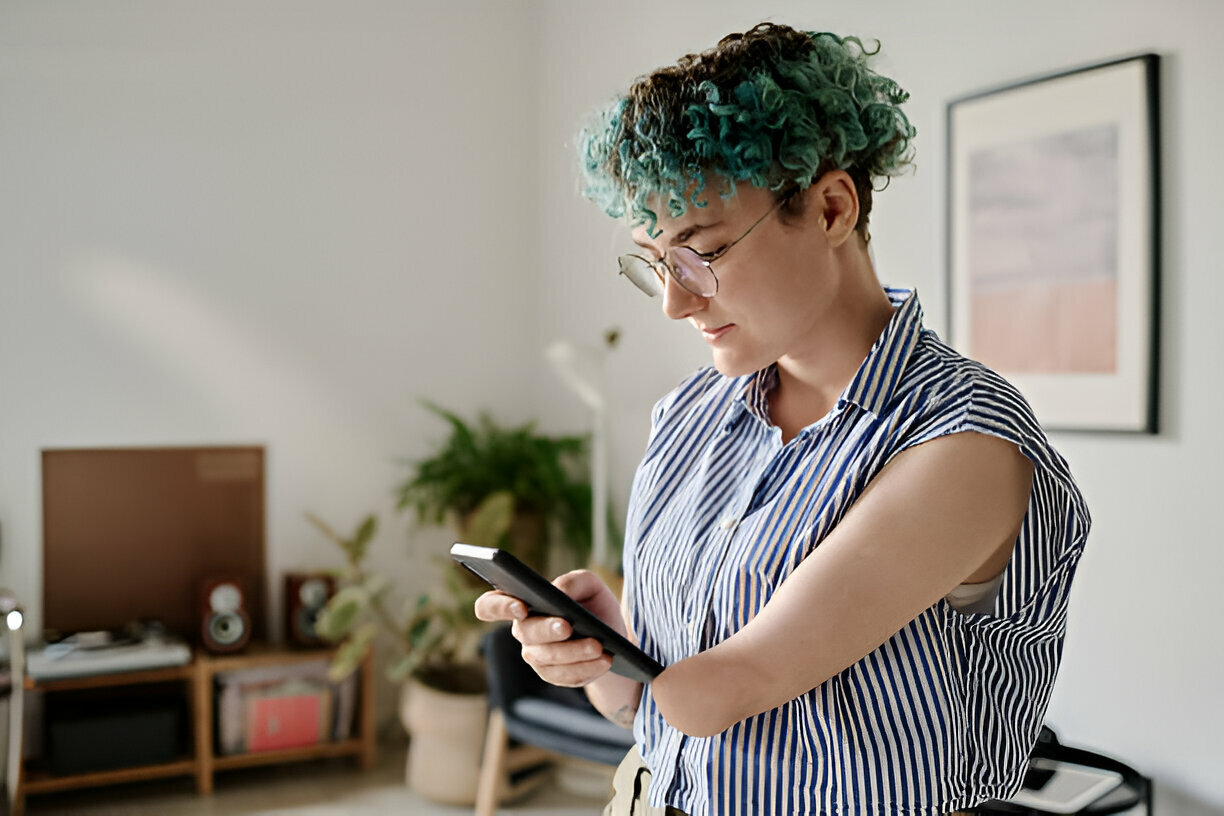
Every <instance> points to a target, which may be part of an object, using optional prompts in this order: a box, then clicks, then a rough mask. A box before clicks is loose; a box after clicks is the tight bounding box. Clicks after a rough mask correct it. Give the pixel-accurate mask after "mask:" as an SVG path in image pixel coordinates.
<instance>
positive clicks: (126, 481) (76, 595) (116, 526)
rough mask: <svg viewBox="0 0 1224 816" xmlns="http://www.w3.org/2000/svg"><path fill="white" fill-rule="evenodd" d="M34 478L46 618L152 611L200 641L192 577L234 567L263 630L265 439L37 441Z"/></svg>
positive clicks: (71, 623)
mask: <svg viewBox="0 0 1224 816" xmlns="http://www.w3.org/2000/svg"><path fill="white" fill-rule="evenodd" d="M42 481H43V622H44V626H45V627H46V628H48V629H54V630H58V631H60V632H76V631H82V630H97V629H117V628H120V627H122V626H124V625H125V624H127V623H129V622H132V621H136V620H140V619H145V618H155V619H159V620H162V621H164V622H165V624H166V626H167V627H169V629H170V630H171V631H172V632H175V633H177V634H179V635H181V636H182V637H185V638H187V639H188V640H190V641H192V642H198V640H199V635H198V630H199V628H200V611H199V609H198V606H199V587H200V583H201V582H202V581H203V580H204V579H206V578H209V577H212V576H234V577H236V578H238V579H240V580H241V581H242V583H243V584H244V585H245V590H246V597H247V601H248V604H249V607H250V608H249V609H248V614H249V615H250V618H251V621H252V624H253V629H254V634H255V636H256V637H262V636H263V631H264V617H265V616H264V595H265V580H264V576H265V572H264V563H265V558H264V549H265V547H264V535H265V533H264V530H265V523H264V451H263V448H261V447H199V448H101V449H72V450H67V449H58V450H44V451H43V454H42Z"/></svg>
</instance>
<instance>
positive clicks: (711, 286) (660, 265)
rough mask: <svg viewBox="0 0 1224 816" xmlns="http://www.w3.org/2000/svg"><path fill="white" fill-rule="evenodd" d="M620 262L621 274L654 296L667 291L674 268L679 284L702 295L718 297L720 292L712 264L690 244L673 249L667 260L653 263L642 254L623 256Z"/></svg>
mask: <svg viewBox="0 0 1224 816" xmlns="http://www.w3.org/2000/svg"><path fill="white" fill-rule="evenodd" d="M619 262H620V272H621V274H622V275H624V276H625V277H627V278H628V279H629V280H630V281H632V282H633V284H634V285H635V286H637V288H639V289H641V290H642V291H643V292H645V293H646V294H648V295H650V296H651V297H655V296H656V295H661V294H662V293H663V288H664V281H663V275H665V274H667V273H666V271H665V270H666V269H667V268H670V269H671V270H672V277H673V278H674V279H675V281H676V283H678V284H680V285H681V286H682V287H684V289H685V290H687V291H688V292H691V293H692V294H694V295H697V296H698V297H714V295H715V294H716V293H717V292H718V279H717V278H715V277H714V272H713V270H711V269H710V265H709V264H708V263H706V262H705V261H703V260H702V259H701V257H700V256H699V255H698V254H697V253H696V252H694V251H693V250H691V249H689V248H688V247H676V248H674V249H672V250H671V251H670V252H668V254H667V261H666V262H663V261H659V262H654V263H652V262H650V261H648V260H646V259H645V258H642V257H641V256H638V255H622V256H621V257H620V258H619ZM665 263H666V266H665Z"/></svg>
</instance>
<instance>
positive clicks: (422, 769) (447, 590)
mask: <svg viewBox="0 0 1224 816" xmlns="http://www.w3.org/2000/svg"><path fill="white" fill-rule="evenodd" d="M513 508H514V497H513V496H512V495H510V494H509V493H506V492H504V491H502V492H498V493H494V494H491V495H489V496H487V497H486V498H485V500H484V501H482V502H481V503H480V505H479V506H478V507H476V508H474V510H473V511H472V512H471V513H469V514H468V516H467V520H466V523H465V525H464V528H463V530H462V532H463V535H464V537H465V538H467V539H468V540H469V541H471V542H473V543H477V544H480V545H481V546H491V545H493V544H495V543H496V542H497V541H499V540H500V539H501V538H502V536H504V535H505V533H506V531H507V530H508V529H509V528H510V523H511V519H512V516H513ZM308 518H309V519H310V521H311V523H313V524H314V525H315V527H317V528H318V529H319V530H320V531H322V532H323V534H324V535H325V536H327V537H328V538H329V539H331V540H332V541H333V542H334V543H335V544H336V545H337V546H338V547H339V548H340V549H341V550H342V551H343V552H344V555H345V560H346V567H345V570H344V575H343V578H342V587H341V588H340V590H339V591H337V592H336V594H335V595H334V596H333V597H332V598H331V600H330V601H329V602H328V603H327V605H326V606H325V607H324V608H323V611H322V612H321V613H320V615H319V618H318V620H317V622H316V624H315V627H316V631H317V632H318V633H319V634H320V636H322V637H323V638H324V639H326V640H328V641H331V642H333V643H337V644H339V648H338V649H337V652H336V657H335V659H334V660H333V661H332V666H331V676H332V679H333V680H339V679H341V678H343V677H345V676H347V675H348V674H349V673H351V672H352V671H353V670H354V669H355V668H356V667H357V665H358V664H359V663H360V662H361V660H362V658H363V657H364V656H365V654H366V652H367V651H368V650H369V649H370V648H371V646H372V645H373V643H374V640H375V638H376V637H378V635H379V634H380V633H381V634H384V635H386V636H389V637H390V640H391V642H392V644H393V646H394V648H395V651H396V653H397V659H396V660H395V661H394V662H393V663H392V664H391V666H390V667H389V668H388V672H387V673H388V676H389V677H390V678H391V679H392V680H393V681H395V682H402V686H401V699H400V718H401V720H402V722H403V724H404V727H405V728H406V729H407V730H408V732H409V733H410V734H411V735H412V741H411V744H410V747H409V753H408V761H407V767H406V772H405V773H406V779H407V781H408V784H409V786H410V787H412V788H413V790H415V791H416V792H418V793H420V794H421V795H422V796H425V797H427V798H430V799H433V800H434V801H438V802H446V803H449V804H469V805H470V804H472V803H473V802H475V798H476V783H477V780H478V778H479V773H480V754H481V748H482V747H483V742H484V730H485V717H486V714H487V700H486V693H485V692H486V683H485V669H484V664H483V662H482V661H481V659H480V657H479V654H478V648H479V643H480V637H481V635H482V634H483V632H484V630H485V624H483V623H482V622H480V621H478V620H477V619H476V616H475V614H474V613H473V609H472V606H473V603H474V602H475V600H476V596H477V595H479V594H480V592H482V591H483V590H481V589H480V588H478V587H473V586H471V585H470V584H468V583H467V582H465V581H463V580H462V578H461V576H460V573H459V570H458V568H457V567H456V566H455V565H454V564H451V563H450V562H449V561H447V563H446V564H444V565H443V567H444V568H443V575H444V576H445V577H444V585H443V587H442V588H441V590H440V591H437V592H434V593H432V594H423V595H421V596H419V597H418V598H416V599H415V600H413V601H411V602H409V603H406V604H405V605H404V607H403V608H402V609H401V610H399V612H398V614H397V613H396V612H395V611H393V610H392V608H391V585H390V582H389V581H388V580H387V579H386V577H385V576H383V575H381V574H379V573H376V572H371V571H370V570H369V568H368V567H366V566H365V559H366V555H367V552H368V548H369V544H370V542H371V541H372V540H373V538H374V534H375V532H376V531H377V526H378V523H377V518H376V517H375V516H373V515H370V516H367V517H366V518H365V519H363V520H362V522H361V523H360V524H359V525H358V526H357V528H356V530H354V532H353V533H352V534H351V535H349V536H343V535H341V534H339V533H337V532H336V531H335V530H333V529H332V528H331V527H330V526H329V525H328V524H327V523H326V522H324V521H322V520H321V519H319V518H317V517H315V516H309V515H308Z"/></svg>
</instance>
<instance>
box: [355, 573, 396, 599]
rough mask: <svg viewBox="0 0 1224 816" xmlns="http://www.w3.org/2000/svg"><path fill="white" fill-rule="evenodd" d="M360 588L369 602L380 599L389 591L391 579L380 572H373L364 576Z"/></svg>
mask: <svg viewBox="0 0 1224 816" xmlns="http://www.w3.org/2000/svg"><path fill="white" fill-rule="evenodd" d="M361 588H362V589H363V590H365V593H366V595H367V596H368V597H369V598H370V599H371V600H375V599H382V598H383V597H384V596H385V595H386V594H387V593H388V592H390V591H391V579H390V578H388V577H387V576H386V575H384V574H382V573H381V572H375V573H372V574H370V575H367V576H365V582H364V583H362V585H361Z"/></svg>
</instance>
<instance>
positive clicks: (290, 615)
mask: <svg viewBox="0 0 1224 816" xmlns="http://www.w3.org/2000/svg"><path fill="white" fill-rule="evenodd" d="M335 594H336V579H335V578H333V577H332V576H330V575H327V574H324V573H303V572H290V573H287V574H286V575H285V637H286V639H287V640H288V641H289V642H290V643H292V644H295V645H297V646H324V645H326V642H325V641H324V640H323V639H322V638H320V637H319V635H318V633H317V632H316V631H315V621H316V620H318V618H319V613H320V612H322V611H323V607H324V606H326V605H327V602H328V601H329V600H331V597H332V595H335Z"/></svg>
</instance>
